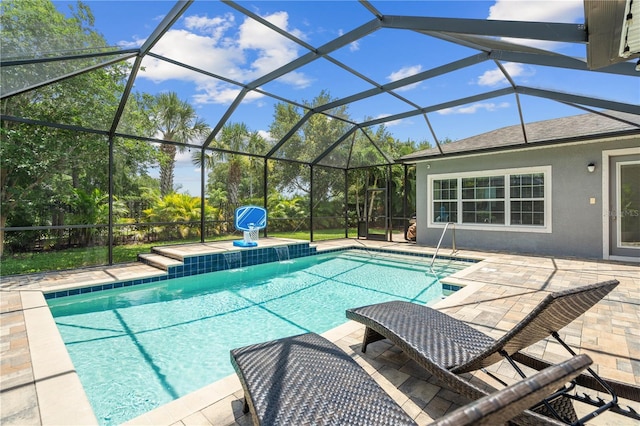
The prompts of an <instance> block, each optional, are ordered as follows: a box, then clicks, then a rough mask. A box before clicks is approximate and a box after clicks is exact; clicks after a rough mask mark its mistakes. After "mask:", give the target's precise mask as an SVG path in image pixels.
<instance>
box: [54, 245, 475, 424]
mask: <svg viewBox="0 0 640 426" xmlns="http://www.w3.org/2000/svg"><path fill="white" fill-rule="evenodd" d="M429 261H430V260H428V259H421V258H416V257H404V256H395V255H394V256H388V255H384V254H381V253H367V252H362V251H343V252H338V253H331V254H323V255H317V256H310V257H305V258H298V259H295V260H294V261H285V262H274V263H267V264H262V265H256V266H251V267H246V268H239V269H236V270H230V271H221V272H214V273H210V274H203V275H196V276H190V277H185V278H178V279H174V280H168V281H164V282H161V283H154V284H148V285H140V286H135V287H126V288H124V289H123V288H120V289H114V290H105V291H101V292H98V293H93V294H84V295H77V296H68V297H63V298H58V299H51V300H49V301H48V303H49V306H50V308H51V312H52V313H53V316H54V319H55V321H56V324H57V325H58V329H59V330H60V333H61V335H62V338H63V340H64V342H65V344H66V347H67V350H68V351H69V354H70V356H71V359H72V361H73V363H74V366H75V368H76V370H77V372H78V374H79V376H80V380H81V382H82V384H83V386H84V389H85V391H86V393H87V396H88V398H89V400H90V402H91V404H92V406H93V408H94V412H95V414H96V417H97V418H98V421H99V422H100V423H101V424H103V425H111V424H120V423H122V422H124V421H127V420H130V419H132V418H134V417H137V416H138V415H141V414H143V413H145V412H147V411H149V410H152V409H154V408H156V407H159V406H160V405H163V404H166V403H168V402H170V401H172V400H174V399H177V398H179V397H181V396H184V395H186V394H188V393H190V392H193V391H195V390H197V389H199V388H201V387H203V386H206V385H208V384H210V383H212V382H215V381H217V380H219V379H222V378H223V377H225V376H227V375H229V374H232V373H233V367H232V366H231V363H230V362H229V350H230V349H232V348H235V347H238V346H244V345H248V344H252V343H257V342H262V341H267V340H271V339H276V338H279V337H284V336H289V335H294V334H300V333H304V332H309V331H313V332H316V333H323V332H325V331H327V330H329V329H331V328H334V327H336V326H338V325H340V324H343V323H345V322H346V321H347V320H346V317H345V309H347V308H351V307H356V306H361V305H366V304H371V303H377V302H383V301H387V300H392V299H399V300H408V301H414V302H417V303H430V302H432V303H434V302H436V301H438V300H440V299H441V298H442V297H443V296H444V295H446V293H443V291H442V285H441V283H440V282H439V280H438V278H437V277H435V276H433V274H432V273H431V272H430V270H429ZM468 265H469V263H466V262H455V261H437V262H436V263H435V264H434V271H435V272H436V274H437V275H438V277H439V278H443V277H445V276H447V275H450V274H452V273H454V272H456V271H459V270H461V269H463V268H465V267H466V266H468Z"/></svg>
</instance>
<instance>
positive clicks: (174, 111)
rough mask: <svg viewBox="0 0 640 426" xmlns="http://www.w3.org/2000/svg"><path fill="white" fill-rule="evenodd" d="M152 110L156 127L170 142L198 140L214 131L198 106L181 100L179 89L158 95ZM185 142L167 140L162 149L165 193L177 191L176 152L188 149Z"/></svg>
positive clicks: (162, 184)
mask: <svg viewBox="0 0 640 426" xmlns="http://www.w3.org/2000/svg"><path fill="white" fill-rule="evenodd" d="M150 108H151V110H150V111H149V113H150V116H151V121H152V123H153V126H154V129H155V130H156V131H157V132H159V133H160V135H161V138H162V140H165V141H167V142H182V143H188V142H194V141H196V140H197V139H199V138H203V137H204V136H205V135H207V134H208V133H209V132H210V129H209V126H208V125H207V124H206V123H205V122H204V120H202V119H201V118H199V117H198V115H197V114H196V111H195V109H194V108H193V107H192V106H191V105H190V104H189V103H188V102H186V101H183V100H180V98H178V94H177V93H175V92H166V93H160V94H158V95H157V96H155V98H154V100H153V101H152V103H151V107H150ZM184 149H185V148H184V145H178V144H174V143H163V144H162V145H161V146H160V152H162V154H164V156H163V158H162V159H161V161H160V193H161V194H162V195H163V196H165V195H168V194H170V193H171V192H173V190H174V187H173V179H174V169H175V164H176V153H177V152H178V151H180V152H183V151H184Z"/></svg>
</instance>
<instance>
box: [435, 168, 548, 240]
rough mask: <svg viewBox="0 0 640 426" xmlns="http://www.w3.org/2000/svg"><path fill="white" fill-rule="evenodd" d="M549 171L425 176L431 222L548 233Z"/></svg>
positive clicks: (518, 170) (520, 170)
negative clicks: (429, 194) (427, 182)
mask: <svg viewBox="0 0 640 426" xmlns="http://www.w3.org/2000/svg"><path fill="white" fill-rule="evenodd" d="M550 173H551V168H550V167H544V168H535V169H533V168H527V169H517V170H504V171H502V170H501V171H495V170H494V171H487V172H485V173H481V172H476V173H461V174H458V175H457V176H455V177H454V176H452V175H431V176H429V187H430V192H431V206H432V211H431V222H432V223H437V222H455V223H456V224H461V225H465V224H469V225H470V226H480V225H487V226H491V229H496V228H498V229H499V228H500V227H503V228H507V227H509V229H514V228H522V229H528V230H532V231H535V230H536V229H537V230H539V231H542V232H550V221H549V215H550V201H551V200H550V198H551V197H549V196H548V195H547V194H550V192H549V191H550V185H549V182H548V180H547V179H548V178H547V177H548V176H550Z"/></svg>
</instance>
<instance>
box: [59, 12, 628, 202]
mask: <svg viewBox="0 0 640 426" xmlns="http://www.w3.org/2000/svg"><path fill="white" fill-rule="evenodd" d="M85 3H86V4H88V5H89V7H90V8H91V10H92V11H93V13H94V16H95V27H96V29H97V30H98V31H99V32H101V33H102V34H103V36H104V37H105V38H106V40H107V42H108V43H109V44H111V45H115V46H119V47H122V48H136V47H139V46H141V45H142V43H144V41H145V40H146V38H147V37H148V36H149V35H150V34H151V33H152V32H153V30H154V29H155V28H156V26H157V25H158V24H159V23H160V22H161V20H162V19H163V17H164V16H165V15H166V14H167V13H168V12H169V11H170V10H171V8H172V7H173V6H174V4H175V3H174V2H173V1H152V0H147V1H117V0H116V1H113V0H112V1H97V0H89V1H86V0H85ZM54 4H55V5H56V7H58V8H59V9H60V10H61V11H65V10H66V8H67V6H68V5H69V4H72V3H71V2H66V1H64V2H63V1H59V2H55V1H54ZM238 4H240V5H241V6H242V7H244V8H246V9H248V10H249V11H251V12H253V13H255V14H257V15H259V16H261V17H262V18H264V19H266V20H267V21H269V22H271V23H272V24H274V25H276V26H278V27H279V28H282V29H285V30H287V31H289V32H291V33H292V34H294V35H295V36H296V37H297V38H299V39H300V40H302V41H303V42H304V43H306V44H307V45H309V46H312V47H313V48H318V47H321V46H322V45H324V44H325V43H327V42H329V41H331V40H333V39H334V38H336V37H338V36H340V35H343V34H346V33H348V32H349V31H351V30H354V29H355V28H357V27H359V26H361V25H363V24H365V23H367V22H369V21H371V20H372V19H374V16H373V14H372V13H371V12H370V11H368V10H367V9H366V8H365V7H364V6H362V5H361V4H360V3H358V2H357V1H353V0H344V1H247V2H239V3H238ZM371 4H372V5H373V6H374V7H375V8H377V10H378V11H380V12H381V13H382V14H383V15H411V16H431V17H445V18H473V19H499V20H515V21H521V20H526V21H541V22H562V23H584V10H583V3H582V0H551V1H542V0H540V1H536V0H526V1H525V0H497V1H452V0H447V1H435V0H433V1H430V0H425V1H402V0H397V1H376V0H373V1H371ZM508 41H512V42H518V41H517V40H508ZM529 45H530V46H533V47H538V48H542V49H545V50H551V51H553V52H557V53H560V54H563V55H568V56H575V57H581V58H585V57H586V48H585V46H584V45H576V44H561V43H555V44H554V43H549V42H536V43H535V44H529ZM151 52H152V53H155V54H158V55H161V56H164V57H167V58H170V59H173V60H176V61H180V62H184V63H188V64H189V65H191V66H194V67H196V68H199V69H202V70H206V71H208V72H210V73H213V74H215V75H219V76H222V77H224V78H227V79H231V80H233V81H236V82H240V83H249V82H251V81H254V80H255V79H257V78H259V77H260V76H262V75H264V74H265V73H268V72H270V71H273V70H275V69H277V68H279V67H280V66H282V65H284V64H286V63H288V62H290V61H292V60H294V59H296V58H298V57H300V56H302V55H304V54H306V53H308V50H307V49H306V48H305V47H304V46H301V45H299V44H296V43H294V42H292V41H291V40H288V39H286V38H284V37H282V36H281V35H279V34H277V33H276V32H275V31H272V30H271V29H269V28H268V27H266V26H264V25H262V24H260V23H259V22H257V21H255V20H253V19H250V18H248V17H246V16H245V15H243V14H241V13H239V12H237V11H236V10H235V9H233V8H231V7H229V6H227V5H225V4H223V3H220V2H218V1H212V0H200V1H196V2H195V3H194V4H192V5H191V6H190V7H189V9H188V10H187V11H186V13H184V14H183V15H182V16H181V18H180V19H179V20H178V21H177V22H176V23H175V24H174V25H173V26H172V28H171V29H170V30H169V31H168V32H167V33H166V34H165V35H164V36H163V38H162V39H161V41H160V42H159V43H158V44H157V45H155V46H154V48H153V49H152V50H151ZM476 53H477V51H476V50H473V49H469V48H466V47H462V46H457V45H453V44H451V43H446V42H444V41H442V40H438V39H435V38H432V37H427V36H425V35H424V34H419V33H416V32H411V31H406V30H395V29H387V28H385V29H382V30H378V31H375V32H372V33H370V34H368V35H366V36H364V37H362V38H361V39H359V40H358V41H355V42H353V43H351V44H348V45H346V46H343V47H342V48H340V49H338V50H336V51H334V52H331V54H330V56H331V57H332V58H333V59H335V60H337V61H340V62H341V63H343V64H345V65H347V66H349V67H351V68H353V69H355V70H357V71H358V72H360V73H361V74H363V75H364V76H366V77H367V78H368V79H371V80H373V81H375V83H377V84H386V83H389V82H392V81H395V80H398V79H400V78H404V77H407V76H410V75H412V74H415V73H418V72H422V71H426V70H429V69H433V68H436V67H438V66H441V65H444V64H446V63H448V62H450V61H452V60H457V59H463V58H466V57H468V56H471V55H474V54H476ZM503 65H504V67H505V68H506V69H507V70H508V71H509V73H510V75H511V76H512V77H513V79H514V80H515V81H516V83H517V84H519V85H524V86H530V87H536V88H545V89H550V90H560V91H562V92H569V93H574V94H587V95H593V96H598V97H601V98H604V99H611V100H617V101H621V102H627V103H638V102H640V94H639V93H640V92H639V91H635V90H629V87H632V88H633V87H635V88H639V86H638V79H633V77H619V76H615V77H611V76H608V75H605V74H603V73H585V72H577V73H576V72H569V71H566V70H559V69H552V68H549V67H540V66H529V65H523V64H517V63H504V64H503ZM143 67H144V70H143V71H141V72H140V73H139V74H138V78H137V79H136V81H135V86H134V90H136V91H141V92H147V93H151V94H155V93H160V92H163V91H175V92H177V93H178V95H179V96H180V98H181V99H183V100H187V101H188V102H190V103H191V104H192V105H193V106H194V107H195V108H196V110H197V112H198V115H199V116H200V117H202V118H203V119H204V120H205V121H206V122H207V123H208V124H209V125H210V126H211V127H213V126H215V125H216V124H218V122H219V120H220V119H221V117H222V115H223V114H224V113H225V111H226V110H227V108H228V107H229V105H230V104H231V102H232V101H233V100H234V99H235V97H236V96H237V94H238V93H239V91H240V89H239V87H238V86H236V85H233V84H229V83H228V82H225V81H222V80H217V79H212V78H209V77H206V76H203V75H201V74H198V73H195V72H193V71H190V70H188V69H186V68H181V67H178V66H176V65H173V64H171V63H169V62H166V61H160V60H158V59H155V58H152V57H146V58H145V60H144V61H143ZM630 84H631V86H629V85H630ZM508 86H509V83H508V81H507V80H506V79H505V78H504V76H503V74H502V73H501V72H500V70H499V69H498V67H497V66H496V65H495V63H494V62H493V61H484V62H481V63H478V64H476V65H473V66H470V67H467V68H464V69H461V70H458V71H456V72H454V73H450V74H448V75H446V76H444V77H437V78H433V79H429V80H427V81H424V82H421V83H417V84H414V85H410V86H406V87H403V88H402V89H398V91H397V93H398V94H399V95H401V96H403V97H406V98H407V99H408V100H410V101H411V102H414V103H416V104H418V105H420V106H428V105H434V104H439V103H443V102H447V101H451V100H454V99H457V98H461V97H465V96H471V95H474V94H479V93H484V92H486V91H488V90H494V89H500V88H504V87H508ZM372 87H373V86H372V85H371V84H370V83H369V82H367V81H365V80H364V79H361V78H358V77H355V76H353V75H351V74H349V73H347V72H345V71H344V70H342V69H341V68H339V67H336V66H334V65H333V64H332V63H331V62H330V61H328V60H326V59H323V58H321V59H318V60H315V61H313V62H311V63H309V64H307V65H305V66H303V67H302V68H300V69H297V70H295V71H293V72H291V73H289V74H286V75H284V76H282V77H280V78H278V79H276V80H274V81H271V82H268V83H267V84H265V85H264V86H262V87H261V88H262V89H263V90H265V91H267V92H269V93H273V94H276V95H278V96H283V97H285V98H288V99H292V100H294V101H297V102H304V101H311V100H312V99H313V98H314V97H316V96H317V95H318V94H320V92H321V91H322V90H329V93H330V95H331V96H332V97H334V98H341V97H344V96H348V95H351V94H354V93H357V92H361V91H364V90H367V89H370V88H372ZM277 102H279V101H278V100H277V99H273V98H271V97H269V96H264V95H261V94H258V93H255V92H251V93H249V95H248V96H247V97H246V98H245V99H244V100H243V102H242V103H241V104H240V106H239V107H238V108H237V110H236V111H235V112H234V114H233V115H232V116H231V118H230V120H229V122H244V123H246V124H247V126H248V127H249V129H250V130H254V131H259V132H260V133H261V134H262V135H264V136H265V137H269V133H268V128H269V124H270V123H271V121H272V119H273V112H274V105H275V104H276V103H277ZM521 102H522V107H523V111H524V119H525V122H533V121H539V120H545V119H551V118H556V117H560V116H566V115H574V114H580V113H582V112H583V111H580V110H578V109H575V108H571V107H568V106H565V105H562V104H560V103H558V102H554V101H549V100H545V99H540V98H535V97H525V96H521ZM410 109H412V108H411V107H409V106H408V105H407V104H406V103H404V102H401V101H399V100H398V99H396V98H394V97H392V96H390V95H383V96H376V97H372V98H368V99H365V100H362V101H359V102H355V103H353V104H350V105H349V109H348V112H349V113H350V115H351V116H352V117H353V118H354V119H355V120H356V121H362V120H366V119H370V118H379V117H385V116H389V115H392V114H397V113H401V112H405V111H408V110H410ZM429 119H430V122H431V125H432V127H433V128H434V131H435V132H436V136H437V137H438V139H441V140H442V139H451V140H458V139H463V138H466V137H470V136H473V135H476V134H480V133H484V132H487V131H490V130H494V129H496V128H500V127H504V126H509V125H514V124H519V116H518V112H517V108H516V100H515V97H514V96H513V95H509V96H504V97H498V98H492V99H489V100H484V101H480V102H472V103H469V104H466V105H462V106H457V107H454V108H448V109H443V110H441V111H438V112H436V113H431V114H430V115H429ZM386 126H387V129H388V130H389V131H390V132H391V133H392V134H393V135H394V136H395V137H396V138H398V139H400V140H408V139H410V140H413V141H416V142H421V141H425V140H426V141H430V142H432V141H433V137H432V134H431V132H430V130H429V127H428V126H427V125H426V123H425V121H424V119H423V118H422V117H421V116H414V117H410V118H406V119H403V120H399V121H394V122H389V123H388V124H387V125H386ZM178 160H179V161H178V164H177V168H176V182H180V183H181V184H182V187H183V188H182V189H183V190H184V191H188V192H189V193H191V194H192V195H198V194H199V183H200V176H199V172H197V173H196V172H195V169H194V167H193V166H192V165H191V163H190V153H189V152H185V153H184V154H181V155H179V158H178Z"/></svg>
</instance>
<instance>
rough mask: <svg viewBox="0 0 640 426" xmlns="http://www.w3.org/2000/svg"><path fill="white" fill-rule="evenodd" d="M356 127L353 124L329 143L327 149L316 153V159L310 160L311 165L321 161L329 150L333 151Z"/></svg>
mask: <svg viewBox="0 0 640 426" xmlns="http://www.w3.org/2000/svg"><path fill="white" fill-rule="evenodd" d="M357 128H358V127H357V126H353V127H351V128H350V129H349V130H347V131H346V132H345V133H344V134H343V135H342V136H340V137H339V138H338V140H336V141H335V142H334V143H332V144H331V145H329V147H328V148H327V149H325V150H324V151H323V152H322V153H321V154H320V155H318V156H317V157H316V159H315V160H313V161H312V162H311V165H312V166H315V165H317V164H318V163H319V162H320V161H322V159H323V158H325V157H326V156H327V155H329V153H330V152H331V151H333V150H334V149H335V148H336V147H337V146H338V145H340V144H341V143H342V142H343V141H344V140H345V139H347V138H348V137H349V135H351V134H352V133H353V132H354V131H355V130H356V129H357Z"/></svg>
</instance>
